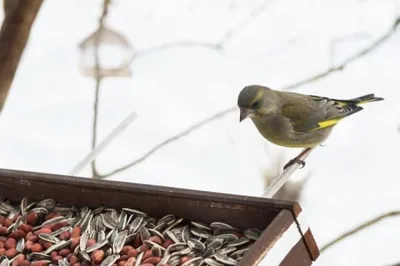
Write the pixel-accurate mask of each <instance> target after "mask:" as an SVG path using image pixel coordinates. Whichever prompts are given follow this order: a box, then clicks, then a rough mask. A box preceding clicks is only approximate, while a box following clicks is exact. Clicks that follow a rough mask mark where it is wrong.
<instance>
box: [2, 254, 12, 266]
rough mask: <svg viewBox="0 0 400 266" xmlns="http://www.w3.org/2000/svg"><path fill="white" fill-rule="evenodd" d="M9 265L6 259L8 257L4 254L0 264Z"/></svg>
mask: <svg viewBox="0 0 400 266" xmlns="http://www.w3.org/2000/svg"><path fill="white" fill-rule="evenodd" d="M2 257H3V256H2ZM9 265H10V261H9V260H8V258H7V257H6V256H4V259H3V260H2V261H1V263H0V266H9Z"/></svg>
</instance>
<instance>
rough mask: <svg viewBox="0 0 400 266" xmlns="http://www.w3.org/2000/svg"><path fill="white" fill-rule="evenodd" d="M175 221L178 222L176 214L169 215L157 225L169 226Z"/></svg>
mask: <svg viewBox="0 0 400 266" xmlns="http://www.w3.org/2000/svg"><path fill="white" fill-rule="evenodd" d="M175 220H176V216H175V215H174V214H167V215H165V216H164V217H162V218H161V219H159V220H158V222H156V225H159V224H162V223H166V224H167V225H170V224H172V223H173V222H175Z"/></svg>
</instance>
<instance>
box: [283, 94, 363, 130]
mask: <svg viewBox="0 0 400 266" xmlns="http://www.w3.org/2000/svg"><path fill="white" fill-rule="evenodd" d="M362 109H363V108H362V107H360V106H357V105H356V104H355V103H353V102H351V101H348V102H345V103H344V102H342V101H337V100H334V99H330V98H327V97H319V96H314V95H310V96H309V97H296V99H295V98H294V99H292V100H289V101H287V102H286V103H285V104H284V105H283V107H282V114H283V115H284V116H285V117H287V118H288V119H289V120H290V121H291V122H292V125H293V129H294V131H295V132H296V133H304V132H310V131H314V130H320V129H323V128H327V127H331V126H333V125H335V124H336V123H338V122H339V121H340V120H342V119H343V118H345V117H348V116H350V115H352V114H355V113H356V112H359V111H361V110H362Z"/></svg>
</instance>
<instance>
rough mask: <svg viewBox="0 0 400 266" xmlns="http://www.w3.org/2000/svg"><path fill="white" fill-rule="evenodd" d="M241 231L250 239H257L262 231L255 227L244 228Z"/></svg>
mask: <svg viewBox="0 0 400 266" xmlns="http://www.w3.org/2000/svg"><path fill="white" fill-rule="evenodd" d="M243 233H244V235H245V236H246V237H248V238H250V239H251V240H257V239H258V238H259V237H260V235H261V233H262V232H261V231H260V230H258V229H256V228H250V229H246V230H244V232H243Z"/></svg>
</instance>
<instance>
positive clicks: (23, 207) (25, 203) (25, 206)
mask: <svg viewBox="0 0 400 266" xmlns="http://www.w3.org/2000/svg"><path fill="white" fill-rule="evenodd" d="M27 209H28V198H27V197H24V198H23V199H22V200H21V205H20V210H21V215H22V216H25V215H26V210H27Z"/></svg>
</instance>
